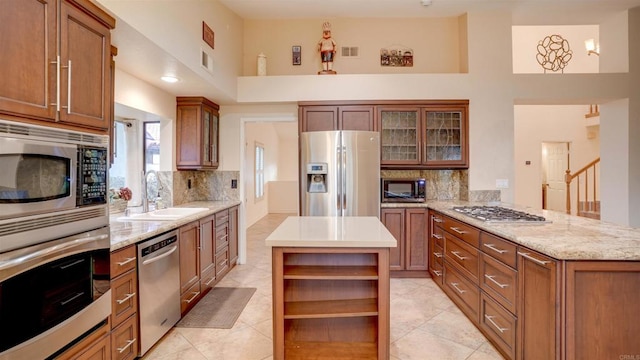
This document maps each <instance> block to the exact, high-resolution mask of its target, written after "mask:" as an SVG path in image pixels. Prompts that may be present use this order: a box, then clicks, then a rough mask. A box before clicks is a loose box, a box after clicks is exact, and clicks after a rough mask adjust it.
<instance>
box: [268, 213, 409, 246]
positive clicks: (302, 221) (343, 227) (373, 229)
mask: <svg viewBox="0 0 640 360" xmlns="http://www.w3.org/2000/svg"><path fill="white" fill-rule="evenodd" d="M265 243H266V245H267V246H272V247H333V248H345V247H357V248H367V247H368V248H380V247H396V246H397V243H396V239H395V238H394V237H393V235H391V233H390V232H389V230H387V228H386V227H385V226H384V225H383V224H382V223H381V222H380V220H379V219H378V218H377V217H374V216H345V217H331V216H290V217H288V218H286V219H285V220H284V222H282V224H280V226H278V227H277V228H276V229H275V230H274V231H273V232H272V233H271V235H269V237H267V239H266V240H265Z"/></svg>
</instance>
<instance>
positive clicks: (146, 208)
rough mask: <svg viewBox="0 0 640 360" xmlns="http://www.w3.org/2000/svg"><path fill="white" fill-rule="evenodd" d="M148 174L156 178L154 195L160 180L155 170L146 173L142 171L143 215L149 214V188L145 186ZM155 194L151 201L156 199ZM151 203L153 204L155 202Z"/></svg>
mask: <svg viewBox="0 0 640 360" xmlns="http://www.w3.org/2000/svg"><path fill="white" fill-rule="evenodd" d="M150 174H153V176H155V177H156V185H157V186H156V194H157V191H158V189H159V187H160V179H159V178H158V174H157V173H156V172H155V170H148V171H147V172H146V173H145V172H144V171H143V172H142V212H144V213H146V212H149V187H148V186H147V177H148V176H149V175H150ZM156 194H154V197H153V199H155V198H156V197H155V195H156ZM153 202H154V203H155V200H154V201H153Z"/></svg>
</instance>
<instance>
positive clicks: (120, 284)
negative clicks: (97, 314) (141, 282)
mask: <svg viewBox="0 0 640 360" xmlns="http://www.w3.org/2000/svg"><path fill="white" fill-rule="evenodd" d="M137 278H138V277H137V275H136V272H135V271H133V270H132V271H129V272H128V273H126V274H124V275H121V276H119V277H117V278H115V279H113V280H112V281H111V326H112V327H116V326H118V325H119V324H120V323H121V322H123V321H124V320H125V319H126V318H128V317H130V316H131V315H133V314H134V313H135V312H137V311H138V293H137V291H138V282H137Z"/></svg>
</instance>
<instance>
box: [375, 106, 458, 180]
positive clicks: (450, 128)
mask: <svg viewBox="0 0 640 360" xmlns="http://www.w3.org/2000/svg"><path fill="white" fill-rule="evenodd" d="M377 112H378V114H377V119H378V122H379V124H378V126H377V128H378V129H379V130H380V137H381V152H380V153H381V161H380V165H381V166H382V167H383V168H385V169H404V168H428V169H440V168H447V169H453V168H468V166H469V163H468V158H469V154H468V101H458V100H456V101H442V102H438V103H436V102H432V103H423V104H420V103H417V104H405V105H397V104H390V105H381V106H378V107H377Z"/></svg>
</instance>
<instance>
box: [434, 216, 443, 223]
mask: <svg viewBox="0 0 640 360" xmlns="http://www.w3.org/2000/svg"><path fill="white" fill-rule="evenodd" d="M433 221H434V222H437V223H441V222H442V219H440V218H439V217H435V216H434V217H433Z"/></svg>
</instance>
